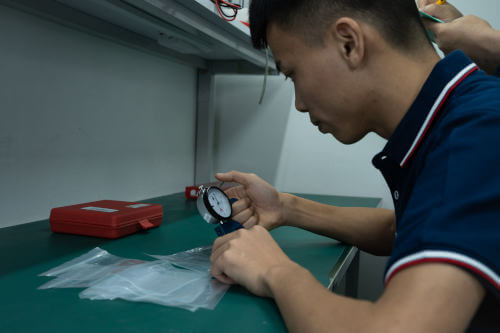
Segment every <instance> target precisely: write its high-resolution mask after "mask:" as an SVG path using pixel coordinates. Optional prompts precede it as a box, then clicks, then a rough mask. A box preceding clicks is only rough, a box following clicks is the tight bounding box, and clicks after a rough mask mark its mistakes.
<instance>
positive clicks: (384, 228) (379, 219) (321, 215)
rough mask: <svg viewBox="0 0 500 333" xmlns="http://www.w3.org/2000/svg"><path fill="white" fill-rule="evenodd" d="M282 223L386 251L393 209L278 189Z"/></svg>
mask: <svg viewBox="0 0 500 333" xmlns="http://www.w3.org/2000/svg"><path fill="white" fill-rule="evenodd" d="M280 195H281V197H282V201H283V204H284V211H285V224H286V225H290V226H294V227H299V228H302V229H306V230H309V231H312V232H314V233H317V234H321V235H325V236H328V237H331V238H334V239H337V240H340V241H342V242H345V243H349V244H353V245H355V246H357V247H359V248H360V249H361V250H364V251H366V252H369V253H373V254H376V255H388V254H390V251H391V248H392V242H393V240H394V232H395V216H394V212H393V211H391V210H388V209H381V208H365V207H336V206H330V205H325V204H321V203H318V202H314V201H311V200H307V199H304V198H300V197H297V196H294V195H292V194H287V193H281V194H280Z"/></svg>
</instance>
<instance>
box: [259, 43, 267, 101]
mask: <svg viewBox="0 0 500 333" xmlns="http://www.w3.org/2000/svg"><path fill="white" fill-rule="evenodd" d="M268 75H269V51H268V48H267V47H266V68H265V70H264V83H263V84H262V93H261V94H260V99H259V104H262V100H263V99H264V94H265V93H266V86H267V76H268Z"/></svg>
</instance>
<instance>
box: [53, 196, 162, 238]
mask: <svg viewBox="0 0 500 333" xmlns="http://www.w3.org/2000/svg"><path fill="white" fill-rule="evenodd" d="M162 217H163V208H162V206H161V205H155V204H148V203H138V202H127V201H115V200H101V201H94V202H88V203H83V204H78V205H73V206H66V207H59V208H53V209H52V211H51V212H50V219H49V220H50V227H51V229H52V231H54V232H62V233H68V234H78V235H87V236H95V237H104V238H119V237H123V236H126V235H129V234H132V233H135V232H138V231H141V230H146V229H150V228H154V227H157V226H159V225H160V224H161V219H162Z"/></svg>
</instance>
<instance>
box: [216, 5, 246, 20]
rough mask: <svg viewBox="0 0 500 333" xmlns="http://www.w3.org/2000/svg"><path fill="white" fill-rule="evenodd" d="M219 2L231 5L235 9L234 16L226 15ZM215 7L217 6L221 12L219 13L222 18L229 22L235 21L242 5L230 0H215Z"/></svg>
mask: <svg viewBox="0 0 500 333" xmlns="http://www.w3.org/2000/svg"><path fill="white" fill-rule="evenodd" d="M219 2H222V3H223V4H225V5H227V6H229V7H231V9H232V10H233V12H234V16H233V17H231V18H230V19H228V18H227V17H226V15H225V14H224V12H223V11H222V9H221V8H220V4H219ZM215 7H217V11H218V12H219V15H220V16H221V17H222V19H224V21H227V22H231V21H234V20H235V19H236V15H237V14H238V9H240V8H241V7H240V6H238V5H235V4H233V3H229V2H226V1H224V0H215Z"/></svg>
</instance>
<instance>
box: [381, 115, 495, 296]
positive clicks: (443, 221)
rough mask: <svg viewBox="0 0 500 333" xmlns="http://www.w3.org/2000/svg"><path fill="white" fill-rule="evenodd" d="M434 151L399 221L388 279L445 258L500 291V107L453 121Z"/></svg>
mask: <svg viewBox="0 0 500 333" xmlns="http://www.w3.org/2000/svg"><path fill="white" fill-rule="evenodd" d="M443 126H444V127H445V128H443V129H441V130H442V133H445V134H443V136H442V137H441V142H439V143H437V144H436V145H435V148H433V149H430V150H429V152H427V153H428V154H427V155H426V157H425V158H426V160H425V163H424V166H423V168H422V170H421V171H420V172H419V174H418V176H417V181H416V183H415V186H414V188H413V192H412V194H411V197H410V199H409V201H408V204H407V206H406V209H405V211H404V213H403V215H402V217H401V219H400V221H398V229H397V235H396V240H395V243H394V247H393V254H392V256H391V258H390V260H389V262H388V266H387V269H386V275H385V280H386V283H388V282H389V280H390V279H391V277H392V276H394V275H395V274H396V273H397V272H398V271H401V270H402V269H404V268H406V267H409V266H412V265H415V264H419V263H423V262H443V263H448V264H453V265H456V266H459V267H461V268H463V269H465V270H467V271H469V272H471V273H472V274H474V275H475V276H476V277H477V278H478V279H479V280H480V281H481V282H482V283H483V284H484V285H485V286H486V287H487V288H488V289H490V290H492V291H494V294H496V295H497V297H498V295H500V276H499V267H500V169H499V166H500V163H499V162H500V147H499V145H500V109H499V110H494V109H492V110H483V111H480V112H479V111H478V112H471V113H470V114H466V115H462V116H461V117H457V118H456V119H453V120H452V121H448V122H447V123H446V124H445V125H443Z"/></svg>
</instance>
